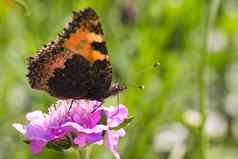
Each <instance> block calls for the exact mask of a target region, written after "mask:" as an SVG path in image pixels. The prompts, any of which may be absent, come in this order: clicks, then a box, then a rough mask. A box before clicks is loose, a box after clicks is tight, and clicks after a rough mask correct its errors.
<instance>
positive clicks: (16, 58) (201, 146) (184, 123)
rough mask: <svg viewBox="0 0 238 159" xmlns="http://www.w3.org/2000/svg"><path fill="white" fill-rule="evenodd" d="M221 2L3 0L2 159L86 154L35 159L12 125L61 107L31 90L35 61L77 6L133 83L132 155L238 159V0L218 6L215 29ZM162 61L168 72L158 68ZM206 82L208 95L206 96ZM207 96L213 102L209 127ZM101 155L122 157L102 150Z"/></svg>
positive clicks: (127, 100) (127, 147) (126, 97)
mask: <svg viewBox="0 0 238 159" xmlns="http://www.w3.org/2000/svg"><path fill="white" fill-rule="evenodd" d="M213 1H217V2H219V0H213ZM211 4H212V1H210V0H204V1H202V0H147V1H145V0H98V1H93V0H74V1H72V0H68V1H65V0H51V1H50V0H0V50H1V53H0V108H1V109H0V159H12V158H17V159H28V158H35V159H38V158H39V159H40V158H52V159H53V158H57V159H70V158H76V155H75V153H74V152H73V151H72V150H69V151H65V152H56V151H53V150H48V149H44V151H43V152H42V153H41V154H39V155H36V156H33V155H32V154H31V152H30V150H29V149H28V146H27V145H26V144H24V143H23V142H22V140H23V137H22V135H20V134H19V133H18V132H17V131H16V130H15V129H14V128H12V126H11V124H12V123H13V122H21V123H22V122H23V123H24V122H26V120H25V117H24V115H25V114H26V113H27V112H29V111H33V110H44V111H47V107H48V106H49V105H50V104H52V103H54V102H55V101H56V99H55V98H53V97H50V96H49V95H48V94H47V93H45V92H41V91H36V90H33V89H31V88H30V86H29V84H28V82H27V79H26V77H25V74H26V72H27V69H26V59H27V58H28V57H29V56H31V55H33V54H34V53H35V52H36V50H38V49H39V48H40V47H41V46H42V45H43V44H46V43H47V42H49V41H50V40H54V39H55V38H56V36H57V34H58V33H59V32H61V31H62V29H63V26H64V25H65V24H66V23H67V22H68V21H69V20H70V17H71V13H72V11H73V10H80V9H83V8H85V7H88V6H90V7H92V8H94V9H95V10H96V11H97V13H98V14H99V16H100V19H101V23H102V27H103V29H104V33H105V36H106V40H107V46H108V50H109V53H110V57H111V60H112V64H113V80H114V81H115V82H120V83H124V84H126V85H127V86H128V90H126V91H124V92H123V93H121V98H120V103H123V104H125V105H126V106H128V109H129V112H130V115H132V116H134V117H135V119H134V120H133V122H132V123H131V124H130V126H128V127H127V128H126V131H127V136H126V137H125V138H123V139H121V141H120V154H121V156H122V158H123V159H140V158H143V159H194V158H195V159H196V158H197V159H201V156H202V155H201V153H202V152H203V151H202V150H205V154H206V157H207V158H208V159H238V73H237V72H238V60H237V59H238V52H237V51H238V1H237V0H224V1H222V0H221V1H220V4H219V5H217V6H216V4H215V5H214V6H215V8H216V7H217V14H216V15H215V16H214V17H215V19H214V21H213V24H212V25H211V26H212V27H211V28H210V29H209V30H207V27H206V26H207V21H208V19H209V18H208V17H209V16H208V13H209V12H210V11H211V10H212V6H213V5H211ZM206 39H207V40H206ZM206 52H207V54H206ZM156 62H160V66H159V67H153V64H155V63H156ZM204 67H206V68H204ZM204 69H205V71H204ZM203 79H204V80H205V81H203ZM203 82H205V85H206V90H205V91H206V93H205V94H203V93H199V90H202V91H203ZM139 85H144V86H145V89H144V90H140V89H138V88H137V87H136V86H139ZM201 95H202V96H203V95H205V96H206V98H205V99H204V100H202V101H203V102H204V103H205V107H206V110H205V114H206V121H205V122H203V120H202V119H203V115H204V114H202V113H201V112H200V110H201V109H200V106H201V105H200V102H199V101H200V99H201V98H200V97H201ZM202 99H203V98H202ZM109 104H116V97H111V98H110V99H107V102H106V105H109ZM202 110H203V109H202ZM203 127H204V130H203V132H204V134H205V137H206V138H205V141H204V142H202V141H201V139H202V136H203V135H202V133H201V132H202V129H203ZM91 158H92V159H111V158H113V156H112V154H111V153H110V152H109V151H108V150H106V149H104V148H103V147H99V146H93V148H92V152H91Z"/></svg>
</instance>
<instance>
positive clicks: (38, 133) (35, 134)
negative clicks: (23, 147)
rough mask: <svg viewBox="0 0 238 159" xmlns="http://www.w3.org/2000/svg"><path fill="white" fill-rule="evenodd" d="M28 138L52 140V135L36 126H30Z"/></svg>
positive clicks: (27, 132)
mask: <svg viewBox="0 0 238 159" xmlns="http://www.w3.org/2000/svg"><path fill="white" fill-rule="evenodd" d="M25 135H26V138H27V139H28V140H46V141H49V140H51V139H52V137H53V136H52V135H51V134H50V133H49V132H47V131H46V130H44V129H42V128H41V127H38V126H35V125H28V126H27V127H26V134H25Z"/></svg>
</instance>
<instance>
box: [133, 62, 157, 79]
mask: <svg viewBox="0 0 238 159" xmlns="http://www.w3.org/2000/svg"><path fill="white" fill-rule="evenodd" d="M159 66H160V62H156V63H154V64H153V65H150V66H149V67H146V68H144V69H143V70H141V71H138V72H137V73H136V76H139V75H141V74H142V73H144V72H147V71H149V70H151V69H157V68H158V67H159Z"/></svg>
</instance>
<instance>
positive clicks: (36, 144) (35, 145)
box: [30, 140, 47, 154]
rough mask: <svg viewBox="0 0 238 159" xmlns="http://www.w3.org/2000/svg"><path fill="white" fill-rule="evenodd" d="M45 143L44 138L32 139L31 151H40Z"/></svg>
mask: <svg viewBox="0 0 238 159" xmlns="http://www.w3.org/2000/svg"><path fill="white" fill-rule="evenodd" d="M46 144H47V141H44V140H32V141H31V143H30V148H31V152H32V153H33V154H37V153H39V152H41V151H42V149H43V148H44V146H45V145H46Z"/></svg>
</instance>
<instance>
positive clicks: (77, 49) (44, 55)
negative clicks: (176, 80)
mask: <svg viewBox="0 0 238 159" xmlns="http://www.w3.org/2000/svg"><path fill="white" fill-rule="evenodd" d="M27 77H28V81H29V84H30V86H31V88H33V89H37V90H43V91H46V92H48V93H49V94H50V95H52V96H54V97H57V98H59V99H68V98H72V99H90V100H99V101H103V100H104V99H105V98H107V97H109V96H111V95H116V94H118V93H119V92H120V91H122V90H124V89H126V87H125V86H122V85H120V84H118V83H112V65H111V62H110V59H109V55H108V51H107V47H106V42H105V39H104V34H103V30H102V27H101V24H100V22H99V17H98V15H97V14H96V12H95V11H94V10H93V9H92V8H86V9H84V10H81V11H77V12H75V11H74V12H73V17H72V20H71V21H70V22H69V23H68V25H67V26H66V27H65V28H64V31H63V32H62V33H60V34H59V35H58V38H57V39H56V40H55V41H51V42H50V43H48V44H47V45H44V46H43V47H42V48H41V49H39V50H38V51H37V54H36V55H35V56H33V57H29V59H28V73H27Z"/></svg>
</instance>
